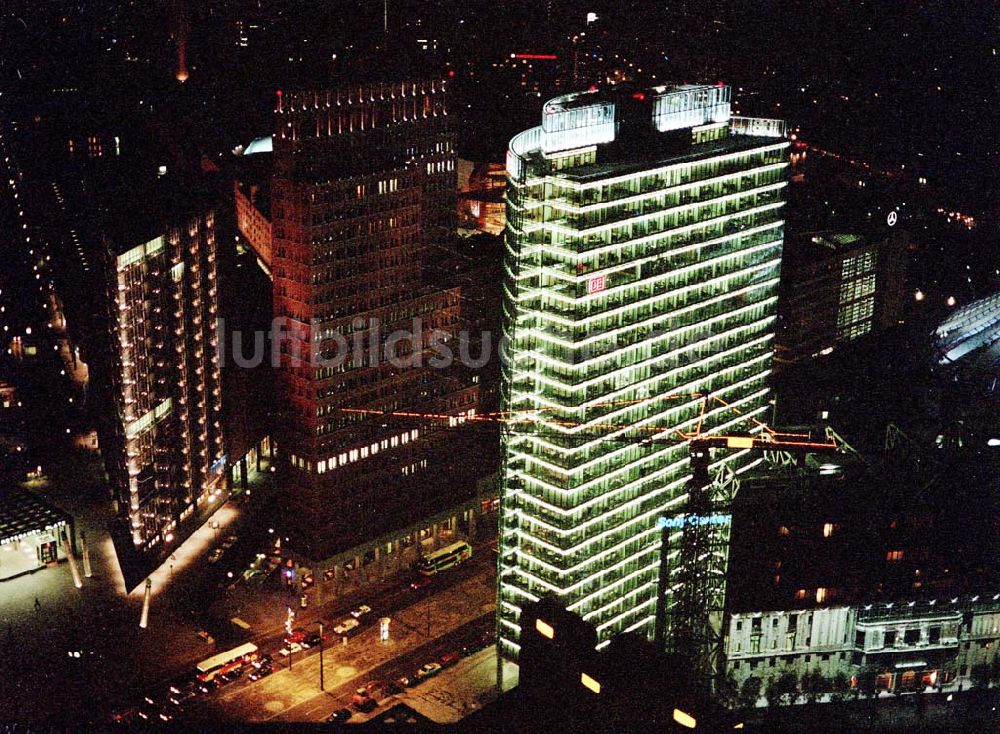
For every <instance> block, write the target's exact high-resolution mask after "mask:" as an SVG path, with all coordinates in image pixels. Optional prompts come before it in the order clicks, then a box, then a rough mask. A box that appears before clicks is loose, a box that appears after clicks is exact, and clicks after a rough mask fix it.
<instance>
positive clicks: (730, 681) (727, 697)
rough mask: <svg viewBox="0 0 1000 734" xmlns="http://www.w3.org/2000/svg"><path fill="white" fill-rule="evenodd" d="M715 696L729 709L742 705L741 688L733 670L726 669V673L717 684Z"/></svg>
mask: <svg viewBox="0 0 1000 734" xmlns="http://www.w3.org/2000/svg"><path fill="white" fill-rule="evenodd" d="M715 698H716V699H717V700H718V701H719V703H721V704H722V705H723V706H725V707H726V708H727V709H734V708H736V707H737V706H739V705H740V689H739V685H738V684H737V683H736V678H735V676H733V671H731V670H729V671H726V674H725V675H724V676H722V678H720V679H719V682H718V683H717V684H716V686H715Z"/></svg>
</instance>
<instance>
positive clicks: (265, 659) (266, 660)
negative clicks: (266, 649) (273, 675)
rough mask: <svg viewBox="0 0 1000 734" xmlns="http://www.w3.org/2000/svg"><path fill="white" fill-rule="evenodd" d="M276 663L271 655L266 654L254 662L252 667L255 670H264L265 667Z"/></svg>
mask: <svg viewBox="0 0 1000 734" xmlns="http://www.w3.org/2000/svg"><path fill="white" fill-rule="evenodd" d="M273 662H274V658H273V657H272V656H271V654H270V653H264V654H263V655H261V656H260V657H259V658H257V659H256V660H254V661H253V663H252V665H253V667H255V668H263V667H264V666H265V665H268V666H269V665H271V663H273Z"/></svg>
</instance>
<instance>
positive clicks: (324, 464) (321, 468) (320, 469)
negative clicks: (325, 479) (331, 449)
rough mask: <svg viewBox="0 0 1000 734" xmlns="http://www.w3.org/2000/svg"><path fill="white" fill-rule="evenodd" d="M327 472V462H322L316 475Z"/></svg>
mask: <svg viewBox="0 0 1000 734" xmlns="http://www.w3.org/2000/svg"><path fill="white" fill-rule="evenodd" d="M325 471H326V462H325V461H321V462H319V463H318V464H316V473H317V474H323V473H324V472H325Z"/></svg>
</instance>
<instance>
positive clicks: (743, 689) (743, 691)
mask: <svg viewBox="0 0 1000 734" xmlns="http://www.w3.org/2000/svg"><path fill="white" fill-rule="evenodd" d="M762 687H763V681H762V680H761V679H760V678H758V677H757V676H755V675H751V676H750V677H748V678H747V679H746V680H744V681H743V684H742V685H741V686H740V695H739V702H738V705H739V707H740V708H741V709H751V708H753V707H754V706H756V705H757V699H759V698H760V689H761V688H762Z"/></svg>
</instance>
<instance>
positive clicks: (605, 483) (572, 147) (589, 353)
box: [498, 85, 789, 658]
mask: <svg viewBox="0 0 1000 734" xmlns="http://www.w3.org/2000/svg"><path fill="white" fill-rule="evenodd" d="M788 145H789V143H788V141H787V140H786V139H785V130H784V124H783V123H782V122H781V121H777V120H762V119H755V118H735V117H732V116H731V115H730V88H729V87H727V86H723V85H718V86H701V85H685V86H678V87H656V88H653V89H644V90H641V91H636V90H627V91H626V90H622V89H615V90H601V91H591V92H584V93H578V94H570V95H565V96H562V97H558V98H556V99H554V100H551V101H550V102H548V103H547V104H546V105H545V107H544V109H543V114H542V124H541V126H539V127H535V128H532V129H530V130H526V131H524V132H522V133H520V134H519V135H517V136H516V137H514V139H513V140H512V141H511V144H510V150H509V152H508V154H507V171H508V176H509V186H508V195H507V197H508V198H507V222H508V225H507V232H506V247H507V252H506V259H505V269H506V272H505V281H504V330H505V337H506V339H507V350H506V359H505V362H504V367H503V369H504V373H503V384H502V391H503V392H502V399H503V410H504V411H507V422H506V423H505V428H504V431H503V450H504V466H503V473H502V490H501V491H502V499H501V513H502V514H501V541H500V542H501V546H500V560H499V616H498V619H499V621H498V626H499V639H500V647H501V651H502V653H503V654H504V655H505V656H507V657H514V658H516V656H517V649H518V646H517V640H518V634H519V627H518V618H519V612H520V608H521V605H522V604H523V603H524V602H525V601H526V600H535V599H538V598H540V597H542V596H547V595H556V596H557V597H559V598H560V600H561V601H562V602H563V603H565V604H566V605H567V607H568V608H569V609H570V610H571V611H574V612H577V613H579V614H581V615H582V616H583V617H584V618H585V619H586V620H588V621H590V622H592V623H593V624H594V625H595V626H596V627H597V630H598V634H599V642H600V643H601V644H603V643H606V642H607V641H608V640H609V639H610V637H612V636H614V635H615V634H617V633H619V632H623V631H627V630H646V631H647V633H648V632H650V631H651V628H652V622H653V618H654V611H655V599H656V584H657V569H658V554H659V545H660V544H659V537H660V535H659V530H658V529H657V518H658V516H660V515H662V514H664V513H670V512H676V511H683V507H684V502H685V499H686V494H685V482H686V481H687V479H688V478H689V476H690V474H689V471H688V455H687V446H686V443H685V439H684V436H685V435H690V434H691V433H694V432H697V431H699V430H700V431H701V432H723V431H727V430H728V431H733V432H747V431H756V430H759V425H758V424H755V423H754V421H753V419H754V418H759V419H764V418H766V416H765V415H764V413H765V411H766V410H767V409H768V388H767V385H766V381H767V377H768V374H769V373H770V370H771V358H772V337H773V333H774V320H775V310H776V302H777V289H778V276H779V268H780V263H781V250H782V236H783V219H782V217H783V214H782V211H783V209H782V207H783V204H784V201H783V193H784V187H785V169H786V166H787V153H788V151H787V148H788ZM718 458H719V464H722V463H726V464H728V465H729V467H730V468H731V469H732V470H733V471H736V472H738V471H740V470H741V469H745V468H747V467H749V466H750V465H752V463H754V462H756V461H758V460H759V459H757V458H756V457H754V456H752V455H750V454H749V453H748V452H746V451H742V452H733V453H730V454H728V455H726V456H720V457H718ZM716 468H717V469H718V465H717V466H716Z"/></svg>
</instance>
